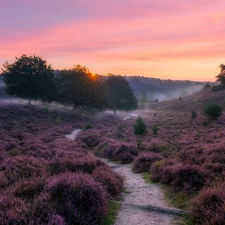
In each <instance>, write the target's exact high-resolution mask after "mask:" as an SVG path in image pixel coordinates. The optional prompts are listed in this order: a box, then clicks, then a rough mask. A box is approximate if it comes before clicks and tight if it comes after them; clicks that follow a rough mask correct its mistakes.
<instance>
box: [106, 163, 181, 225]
mask: <svg viewBox="0 0 225 225" xmlns="http://www.w3.org/2000/svg"><path fill="white" fill-rule="evenodd" d="M104 162H107V160H104ZM107 164H108V165H109V166H110V167H111V168H112V169H113V170H114V171H115V172H117V173H119V174H121V175H122V176H124V178H125V189H126V193H124V194H123V202H124V203H130V204H138V205H153V206H159V207H163V208H167V207H168V203H167V202H166V200H165V197H164V194H163V193H162V191H161V190H160V187H159V185H154V184H153V185H150V184H146V183H145V181H144V180H143V178H142V177H141V175H140V174H134V173H133V172H132V170H131V168H130V166H129V165H123V166H118V165H117V166H116V164H113V163H111V162H110V163H109V162H107ZM176 221H177V216H175V215H171V214H165V213H161V212H156V211H150V210H143V209H139V208H134V207H132V206H130V205H129V204H122V206H121V210H120V212H119V214H118V217H117V219H116V222H115V224H114V225H172V224H176Z"/></svg>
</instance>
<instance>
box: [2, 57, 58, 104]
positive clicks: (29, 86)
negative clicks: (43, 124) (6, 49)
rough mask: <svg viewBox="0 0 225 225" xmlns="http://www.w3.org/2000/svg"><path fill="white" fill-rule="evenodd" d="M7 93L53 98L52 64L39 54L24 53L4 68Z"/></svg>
mask: <svg viewBox="0 0 225 225" xmlns="http://www.w3.org/2000/svg"><path fill="white" fill-rule="evenodd" d="M2 75H3V81H4V83H5V85H6V93H7V94H9V95H14V96H17V97H21V98H26V99H29V100H32V99H35V100H36V99H42V100H51V99H52V97H53V96H54V91H55V89H54V82H55V79H54V74H53V70H52V68H51V66H50V65H48V64H47V62H46V61H45V60H43V59H42V58H41V57H38V56H35V55H34V56H27V55H22V56H21V57H20V58H16V60H15V62H14V63H12V64H9V63H8V62H5V63H4V64H3V68H2Z"/></svg>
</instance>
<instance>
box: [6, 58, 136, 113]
mask: <svg viewBox="0 0 225 225" xmlns="http://www.w3.org/2000/svg"><path fill="white" fill-rule="evenodd" d="M2 76H3V81H4V83H5V85H6V93H7V94H9V95H13V96H17V97H21V98H25V99H29V100H43V101H48V102H53V101H55V102H59V103H62V104H69V105H73V106H74V107H75V108H77V107H86V108H93V109H107V108H109V109H112V110H113V111H114V113H116V111H117V110H118V109H120V110H133V109H136V108H137V99H136V97H135V95H134V93H133V90H132V89H131V87H130V85H129V83H128V82H127V81H126V79H124V78H123V77H122V76H114V75H110V76H108V77H107V78H105V77H102V76H100V75H98V74H93V73H91V72H90V70H89V69H88V68H87V67H85V66H81V65H76V66H74V67H72V68H70V69H65V70H61V71H58V72H55V71H54V70H53V68H52V67H51V65H48V64H47V61H45V60H43V59H42V58H41V57H38V56H35V55H34V56H27V55H25V54H24V55H22V56H21V57H19V58H17V57H16V60H15V62H13V63H12V64H9V63H8V62H7V61H6V62H5V63H4V64H3V67H2Z"/></svg>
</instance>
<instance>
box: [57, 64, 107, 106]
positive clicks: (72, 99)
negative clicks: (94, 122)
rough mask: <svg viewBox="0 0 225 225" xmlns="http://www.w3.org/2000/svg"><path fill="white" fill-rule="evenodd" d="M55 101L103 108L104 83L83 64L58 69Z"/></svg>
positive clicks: (104, 98) (104, 101)
mask: <svg viewBox="0 0 225 225" xmlns="http://www.w3.org/2000/svg"><path fill="white" fill-rule="evenodd" d="M56 87H57V95H56V101H58V102H61V103H64V104H72V105H74V107H75V108H76V107H77V106H85V107H88V108H95V109H103V108H106V107H107V104H108V102H107V101H108V98H107V92H106V88H105V85H104V83H103V82H102V81H101V80H100V78H99V76H98V75H93V74H92V73H91V72H90V71H89V70H88V68H86V67H85V66H81V65H77V66H75V67H73V68H72V69H69V70H63V71H60V73H59V75H58V76H57V79H56Z"/></svg>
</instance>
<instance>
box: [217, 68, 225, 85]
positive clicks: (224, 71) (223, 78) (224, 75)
mask: <svg viewBox="0 0 225 225" xmlns="http://www.w3.org/2000/svg"><path fill="white" fill-rule="evenodd" d="M219 67H220V74H218V75H217V76H216V78H217V81H220V82H221V84H222V85H225V65H224V64H220V66H219Z"/></svg>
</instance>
